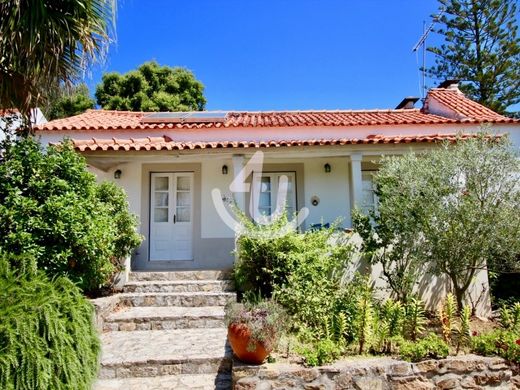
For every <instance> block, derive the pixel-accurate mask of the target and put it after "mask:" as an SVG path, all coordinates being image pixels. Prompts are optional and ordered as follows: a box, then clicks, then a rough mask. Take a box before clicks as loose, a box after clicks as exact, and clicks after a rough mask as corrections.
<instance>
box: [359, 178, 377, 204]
mask: <svg viewBox="0 0 520 390" xmlns="http://www.w3.org/2000/svg"><path fill="white" fill-rule="evenodd" d="M374 173H375V171H363V172H362V173H361V186H362V198H361V210H362V211H363V213H365V214H368V213H369V212H370V211H374V210H376V208H377V196H376V193H375V187H374V180H373V179H374V177H373V176H374Z"/></svg>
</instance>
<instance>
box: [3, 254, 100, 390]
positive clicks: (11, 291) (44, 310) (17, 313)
mask: <svg viewBox="0 0 520 390" xmlns="http://www.w3.org/2000/svg"><path fill="white" fill-rule="evenodd" d="M1 268H2V269H3V270H4V271H6V268H7V267H6V262H5V261H3V266H2V267H1ZM93 311H94V310H93V307H92V305H91V304H90V303H89V302H88V301H87V300H86V299H85V298H84V297H83V295H82V293H81V291H80V290H79V289H78V288H77V287H76V286H75V285H74V284H73V283H72V282H71V281H70V280H68V279H67V278H65V277H58V278H56V279H55V280H53V281H49V280H48V279H47V277H46V276H45V275H43V274H42V273H38V274H36V275H33V276H31V277H30V278H23V277H21V276H15V275H14V274H13V273H11V272H9V271H7V272H4V273H3V275H2V276H0V318H1V321H0V388H1V389H3V390H22V389H23V390H25V389H53V390H62V389H63V390H90V389H91V386H92V383H93V381H94V379H95V377H96V373H97V369H98V361H99V353H100V343H99V340H98V336H97V332H96V329H95V327H94V323H93Z"/></svg>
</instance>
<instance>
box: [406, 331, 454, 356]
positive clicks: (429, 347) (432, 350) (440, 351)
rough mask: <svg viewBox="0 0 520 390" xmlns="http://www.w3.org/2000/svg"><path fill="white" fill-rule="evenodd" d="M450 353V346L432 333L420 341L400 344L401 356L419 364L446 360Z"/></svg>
mask: <svg viewBox="0 0 520 390" xmlns="http://www.w3.org/2000/svg"><path fill="white" fill-rule="evenodd" d="M449 352H450V349H449V347H448V344H446V342H445V341H444V340H443V339H442V338H441V337H439V336H437V335H436V334H434V333H430V334H429V335H428V336H426V337H425V338H423V339H420V340H418V341H407V340H403V341H401V343H400V344H399V355H400V356H401V358H402V359H404V360H407V361H410V362H418V361H420V360H423V359H444V358H445V357H446V356H448V354H449Z"/></svg>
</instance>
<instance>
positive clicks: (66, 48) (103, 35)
mask: <svg viewBox="0 0 520 390" xmlns="http://www.w3.org/2000/svg"><path fill="white" fill-rule="evenodd" d="M115 10H116V0H76V1H65V0H37V1H18V0H6V1H2V2H0V15H2V17H1V18H0V107H4V108H18V109H19V110H20V111H21V113H22V114H24V115H25V116H26V117H28V116H29V113H30V109H31V108H32V107H35V106H37V105H38V104H39V103H40V102H41V101H42V98H43V97H44V96H45V94H46V93H47V91H50V90H52V89H54V88H56V86H57V85H59V83H60V82H65V83H68V82H73V81H76V80H78V79H79V78H80V76H81V75H82V74H83V71H84V70H85V69H86V67H87V66H88V65H89V64H90V63H92V62H93V61H95V60H96V59H98V58H101V57H103V55H104V53H105V51H106V49H107V46H108V43H109V41H110V35H111V26H113V22H114V16H115ZM111 21H112V23H111Z"/></svg>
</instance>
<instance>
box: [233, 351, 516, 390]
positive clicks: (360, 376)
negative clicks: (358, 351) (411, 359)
mask: <svg viewBox="0 0 520 390" xmlns="http://www.w3.org/2000/svg"><path fill="white" fill-rule="evenodd" d="M517 369H518V367H515V366H512V365H509V364H507V363H506V362H505V361H504V360H503V359H500V358H490V357H481V356H475V355H464V356H456V357H449V358H447V359H443V360H426V361H423V362H420V363H407V362H403V361H399V360H393V359H389V358H376V359H358V360H344V361H340V362H337V363H335V364H333V365H330V366H325V367H316V368H305V367H302V366H297V365H284V364H264V365H262V366H256V367H255V366H247V365H241V364H237V363H235V365H234V367H233V383H234V384H235V385H234V389H235V390H255V389H256V390H277V389H285V390H288V389H307V390H311V389H312V390H314V389H316V390H317V389H323V390H327V389H331V390H332V389H334V390H340V389H345V390H346V389H356V390H433V389H440V390H447V389H495V390H499V389H501V390H506V389H507V390H517V389H520V374H519V373H518V371H516V370H517Z"/></svg>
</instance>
